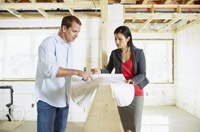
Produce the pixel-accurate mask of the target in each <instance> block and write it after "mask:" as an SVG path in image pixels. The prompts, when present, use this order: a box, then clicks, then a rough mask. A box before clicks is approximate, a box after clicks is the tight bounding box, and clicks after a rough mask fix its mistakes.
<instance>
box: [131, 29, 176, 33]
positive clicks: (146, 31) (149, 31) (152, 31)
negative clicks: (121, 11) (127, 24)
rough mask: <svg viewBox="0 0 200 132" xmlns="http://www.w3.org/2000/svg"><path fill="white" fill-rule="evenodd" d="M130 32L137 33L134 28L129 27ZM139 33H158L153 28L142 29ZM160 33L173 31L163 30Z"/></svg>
mask: <svg viewBox="0 0 200 132" xmlns="http://www.w3.org/2000/svg"><path fill="white" fill-rule="evenodd" d="M130 30H131V33H138V31H137V30H135V29H130ZM140 33H158V32H157V30H154V29H148V30H142V31H141V32H140ZM161 33H175V31H174V30H164V31H162V32H161Z"/></svg>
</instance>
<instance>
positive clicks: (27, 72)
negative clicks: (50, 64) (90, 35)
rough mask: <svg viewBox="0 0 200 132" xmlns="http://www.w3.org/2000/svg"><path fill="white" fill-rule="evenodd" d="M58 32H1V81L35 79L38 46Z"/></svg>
mask: <svg viewBox="0 0 200 132" xmlns="http://www.w3.org/2000/svg"><path fill="white" fill-rule="evenodd" d="M57 31H58V30H44V29H43V30H4V31H0V34H1V36H0V79H1V80H7V79H8V80H11V79H14V80H18V79H19V80H24V79H34V78H35V73H36V67H37V52H38V51H37V50H38V46H39V45H40V44H41V42H42V41H43V39H44V38H46V37H47V36H49V35H52V34H54V33H56V32H57ZM2 35H3V36H2Z"/></svg>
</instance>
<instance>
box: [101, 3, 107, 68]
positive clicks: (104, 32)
mask: <svg viewBox="0 0 200 132" xmlns="http://www.w3.org/2000/svg"><path fill="white" fill-rule="evenodd" d="M100 2H101V18H102V37H101V39H102V44H101V45H100V49H101V50H102V54H101V55H100V58H101V60H100V67H102V68H105V67H106V66H107V63H108V55H107V41H108V31H107V29H108V1H107V0H100ZM101 64H102V65H101Z"/></svg>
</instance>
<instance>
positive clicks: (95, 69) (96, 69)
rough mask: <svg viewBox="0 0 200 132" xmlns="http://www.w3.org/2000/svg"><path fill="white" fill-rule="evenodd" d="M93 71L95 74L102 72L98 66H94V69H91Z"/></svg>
mask: <svg viewBox="0 0 200 132" xmlns="http://www.w3.org/2000/svg"><path fill="white" fill-rule="evenodd" d="M91 72H92V73H93V74H100V73H101V70H100V69H98V68H94V69H91Z"/></svg>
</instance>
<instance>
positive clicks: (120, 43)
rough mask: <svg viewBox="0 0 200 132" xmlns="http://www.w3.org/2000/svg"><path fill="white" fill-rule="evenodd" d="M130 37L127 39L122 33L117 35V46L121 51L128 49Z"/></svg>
mask: <svg viewBox="0 0 200 132" xmlns="http://www.w3.org/2000/svg"><path fill="white" fill-rule="evenodd" d="M129 39H130V37H128V38H126V37H125V36H124V35H123V34H122V33H116V34H115V44H116V46H117V48H119V49H126V48H127V44H128V41H129Z"/></svg>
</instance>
